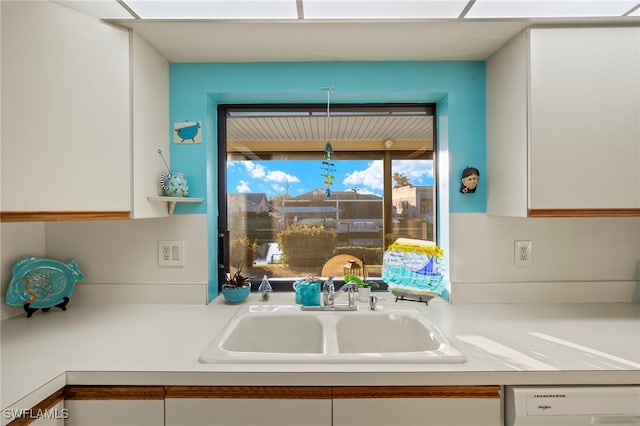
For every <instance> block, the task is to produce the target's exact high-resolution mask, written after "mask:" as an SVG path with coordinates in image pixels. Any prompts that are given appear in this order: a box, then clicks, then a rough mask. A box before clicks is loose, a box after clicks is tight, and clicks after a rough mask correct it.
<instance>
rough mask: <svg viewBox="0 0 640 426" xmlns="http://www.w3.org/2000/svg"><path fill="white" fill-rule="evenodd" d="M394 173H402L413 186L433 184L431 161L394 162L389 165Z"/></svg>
mask: <svg viewBox="0 0 640 426" xmlns="http://www.w3.org/2000/svg"><path fill="white" fill-rule="evenodd" d="M391 167H392V168H393V171H394V173H395V172H398V173H402V174H403V175H405V176H406V177H407V178H408V179H409V182H411V183H413V184H414V185H418V184H420V183H424V182H425V181H427V182H433V161H432V160H395V161H393V162H392V163H391Z"/></svg>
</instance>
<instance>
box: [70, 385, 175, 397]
mask: <svg viewBox="0 0 640 426" xmlns="http://www.w3.org/2000/svg"><path fill="white" fill-rule="evenodd" d="M164 396H165V387H164V386H134V385H132V386H113V385H104V386H91V385H67V386H65V388H64V391H63V397H64V399H65V400H132V399H133V400H148V399H164Z"/></svg>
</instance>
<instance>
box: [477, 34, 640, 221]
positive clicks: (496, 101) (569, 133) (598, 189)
mask: <svg viewBox="0 0 640 426" xmlns="http://www.w3.org/2000/svg"><path fill="white" fill-rule="evenodd" d="M487 213H489V214H494V215H505V216H521V217H526V216H531V217H533V216H640V28H638V27H607V28H605V27H603V28H540V29H530V30H527V31H525V32H523V33H521V34H520V35H518V36H517V37H516V38H514V39H513V40H511V41H510V42H509V43H507V44H506V45H505V46H503V47H502V48H501V49H500V50H498V51H497V52H496V53H495V54H494V55H492V56H491V57H490V58H489V59H488V61H487Z"/></svg>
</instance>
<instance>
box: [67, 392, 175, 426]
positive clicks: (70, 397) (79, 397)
mask: <svg viewBox="0 0 640 426" xmlns="http://www.w3.org/2000/svg"><path fill="white" fill-rule="evenodd" d="M64 407H65V409H66V410H67V415H68V417H67V419H66V420H65V423H64V424H65V425H66V426H76V425H77V426H85V425H91V426H131V425H136V426H163V425H164V388H163V387H162V386H67V387H66V388H65V391H64Z"/></svg>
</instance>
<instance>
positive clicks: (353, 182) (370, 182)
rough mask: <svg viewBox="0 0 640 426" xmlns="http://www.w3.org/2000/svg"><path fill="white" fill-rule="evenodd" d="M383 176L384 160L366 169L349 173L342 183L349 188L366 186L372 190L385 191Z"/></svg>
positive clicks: (370, 164) (373, 163) (372, 163)
mask: <svg viewBox="0 0 640 426" xmlns="http://www.w3.org/2000/svg"><path fill="white" fill-rule="evenodd" d="M383 180H384V179H383V175H382V160H375V161H372V162H370V163H369V165H368V166H367V168H366V169H364V170H356V171H354V172H351V173H347V177H346V178H344V180H343V181H342V183H343V184H344V185H347V186H358V185H360V186H365V187H368V188H371V189H374V190H375V189H379V190H382V189H384V184H383Z"/></svg>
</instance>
